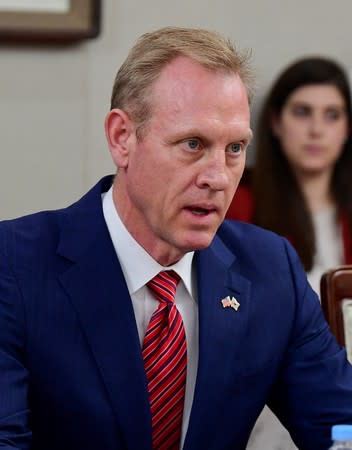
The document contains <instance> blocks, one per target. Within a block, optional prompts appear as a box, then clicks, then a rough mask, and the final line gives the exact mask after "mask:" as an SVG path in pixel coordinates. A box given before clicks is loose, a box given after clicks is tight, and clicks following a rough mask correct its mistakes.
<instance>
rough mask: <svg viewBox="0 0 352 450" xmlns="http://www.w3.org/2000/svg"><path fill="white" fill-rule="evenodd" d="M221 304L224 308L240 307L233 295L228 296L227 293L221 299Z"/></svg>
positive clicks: (236, 308)
mask: <svg viewBox="0 0 352 450" xmlns="http://www.w3.org/2000/svg"><path fill="white" fill-rule="evenodd" d="M221 303H222V306H223V307H224V308H233V309H234V310H235V311H237V310H238V308H239V307H240V304H239V302H238V301H237V300H236V299H235V297H230V296H229V295H228V296H227V297H225V298H223V299H222V300H221Z"/></svg>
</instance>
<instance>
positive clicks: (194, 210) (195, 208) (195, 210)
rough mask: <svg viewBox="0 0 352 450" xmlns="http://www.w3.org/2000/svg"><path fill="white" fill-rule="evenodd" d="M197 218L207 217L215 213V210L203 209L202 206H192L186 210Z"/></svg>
mask: <svg viewBox="0 0 352 450" xmlns="http://www.w3.org/2000/svg"><path fill="white" fill-rule="evenodd" d="M186 209H187V210H188V211H190V212H191V213H192V214H194V215H195V216H207V215H209V214H210V213H212V212H214V211H215V208H210V207H209V208H201V207H200V206H190V207H187V208H186Z"/></svg>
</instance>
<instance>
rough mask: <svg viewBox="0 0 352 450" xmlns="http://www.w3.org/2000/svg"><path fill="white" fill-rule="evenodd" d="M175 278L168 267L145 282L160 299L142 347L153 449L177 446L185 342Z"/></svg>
mask: <svg viewBox="0 0 352 450" xmlns="http://www.w3.org/2000/svg"><path fill="white" fill-rule="evenodd" d="M179 281H180V277H179V276H178V275H177V273H176V272H174V271H173V270H168V271H164V272H160V273H159V274H158V275H156V276H155V277H154V278H153V279H152V280H151V281H149V283H148V284H147V286H148V287H149V289H151V291H152V292H153V294H154V296H155V297H156V299H157V300H159V302H160V303H159V306H158V309H157V310H156V311H155V312H154V313H153V315H152V317H151V319H150V322H149V325H148V328H147V331H146V334H145V337H144V342H143V350H142V353H143V360H144V368H145V372H146V375H147V381H148V391H149V402H150V409H151V415H152V435H153V449H154V450H176V449H179V448H180V438H181V428H182V415H183V404H184V398H185V389H186V369H187V345H186V335H185V329H184V326H183V321H182V317H181V314H180V313H179V311H178V310H177V308H176V305H175V293H176V287H177V284H178V282H179Z"/></svg>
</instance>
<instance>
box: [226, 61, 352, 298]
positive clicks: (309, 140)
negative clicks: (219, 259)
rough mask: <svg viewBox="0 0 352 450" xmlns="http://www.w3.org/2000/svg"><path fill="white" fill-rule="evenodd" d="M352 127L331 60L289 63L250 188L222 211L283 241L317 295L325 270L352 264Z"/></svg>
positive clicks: (259, 137) (265, 125)
mask: <svg viewBox="0 0 352 450" xmlns="http://www.w3.org/2000/svg"><path fill="white" fill-rule="evenodd" d="M351 125H352V112H351V94H350V89H349V84H348V80H347V77H346V74H345V72H344V70H343V69H342V68H341V67H340V66H339V65H338V64H337V63H336V62H334V61H332V60H330V59H327V58H318V57H316V58H305V59H301V60H299V61H297V62H295V63H294V64H292V65H290V66H289V67H288V68H287V69H286V70H285V71H284V72H283V73H282V74H281V75H280V76H279V78H278V79H277V80H276V82H275V83H274V85H273V86H272V88H271V90H270V92H269V95H268V97H267V99H266V101H265V102H264V105H263V108H262V111H261V114H260V116H259V122H258V130H257V134H256V141H257V146H256V154H255V163H254V167H253V169H252V171H251V172H252V173H251V177H250V183H243V184H242V185H241V186H240V187H239V189H238V191H237V192H236V195H235V197H234V200H233V202H232V204H231V206H230V208H229V210H228V213H227V218H230V219H238V220H244V221H247V222H253V223H255V224H257V225H259V226H261V227H263V228H267V229H269V230H272V231H275V232H276V233H278V234H281V235H283V236H285V237H287V238H288V239H289V240H290V241H291V243H292V244H293V245H294V247H295V248H296V251H297V253H298V255H299V256H300V258H301V261H302V263H303V265H304V267H305V270H306V272H307V274H308V279H309V281H310V283H311V285H312V286H313V288H314V289H315V290H316V292H317V293H319V284H320V278H321V275H322V274H323V273H324V272H325V271H326V270H328V269H329V268H331V267H333V266H336V265H339V264H342V263H352V140H351Z"/></svg>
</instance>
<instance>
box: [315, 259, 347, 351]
mask: <svg viewBox="0 0 352 450" xmlns="http://www.w3.org/2000/svg"><path fill="white" fill-rule="evenodd" d="M320 294H321V304H322V308H323V311H324V314H325V317H326V320H327V322H328V323H329V325H330V328H331V331H332V332H333V333H334V335H335V336H336V339H337V341H338V342H339V344H341V345H343V346H345V347H346V349H347V353H348V355H349V359H350V358H351V359H352V331H351V324H352V265H344V266H339V267H336V268H334V269H331V270H329V271H328V272H326V273H325V274H324V275H323V276H322V278H321V283H320ZM347 327H348V328H347ZM346 337H347V339H346Z"/></svg>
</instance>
